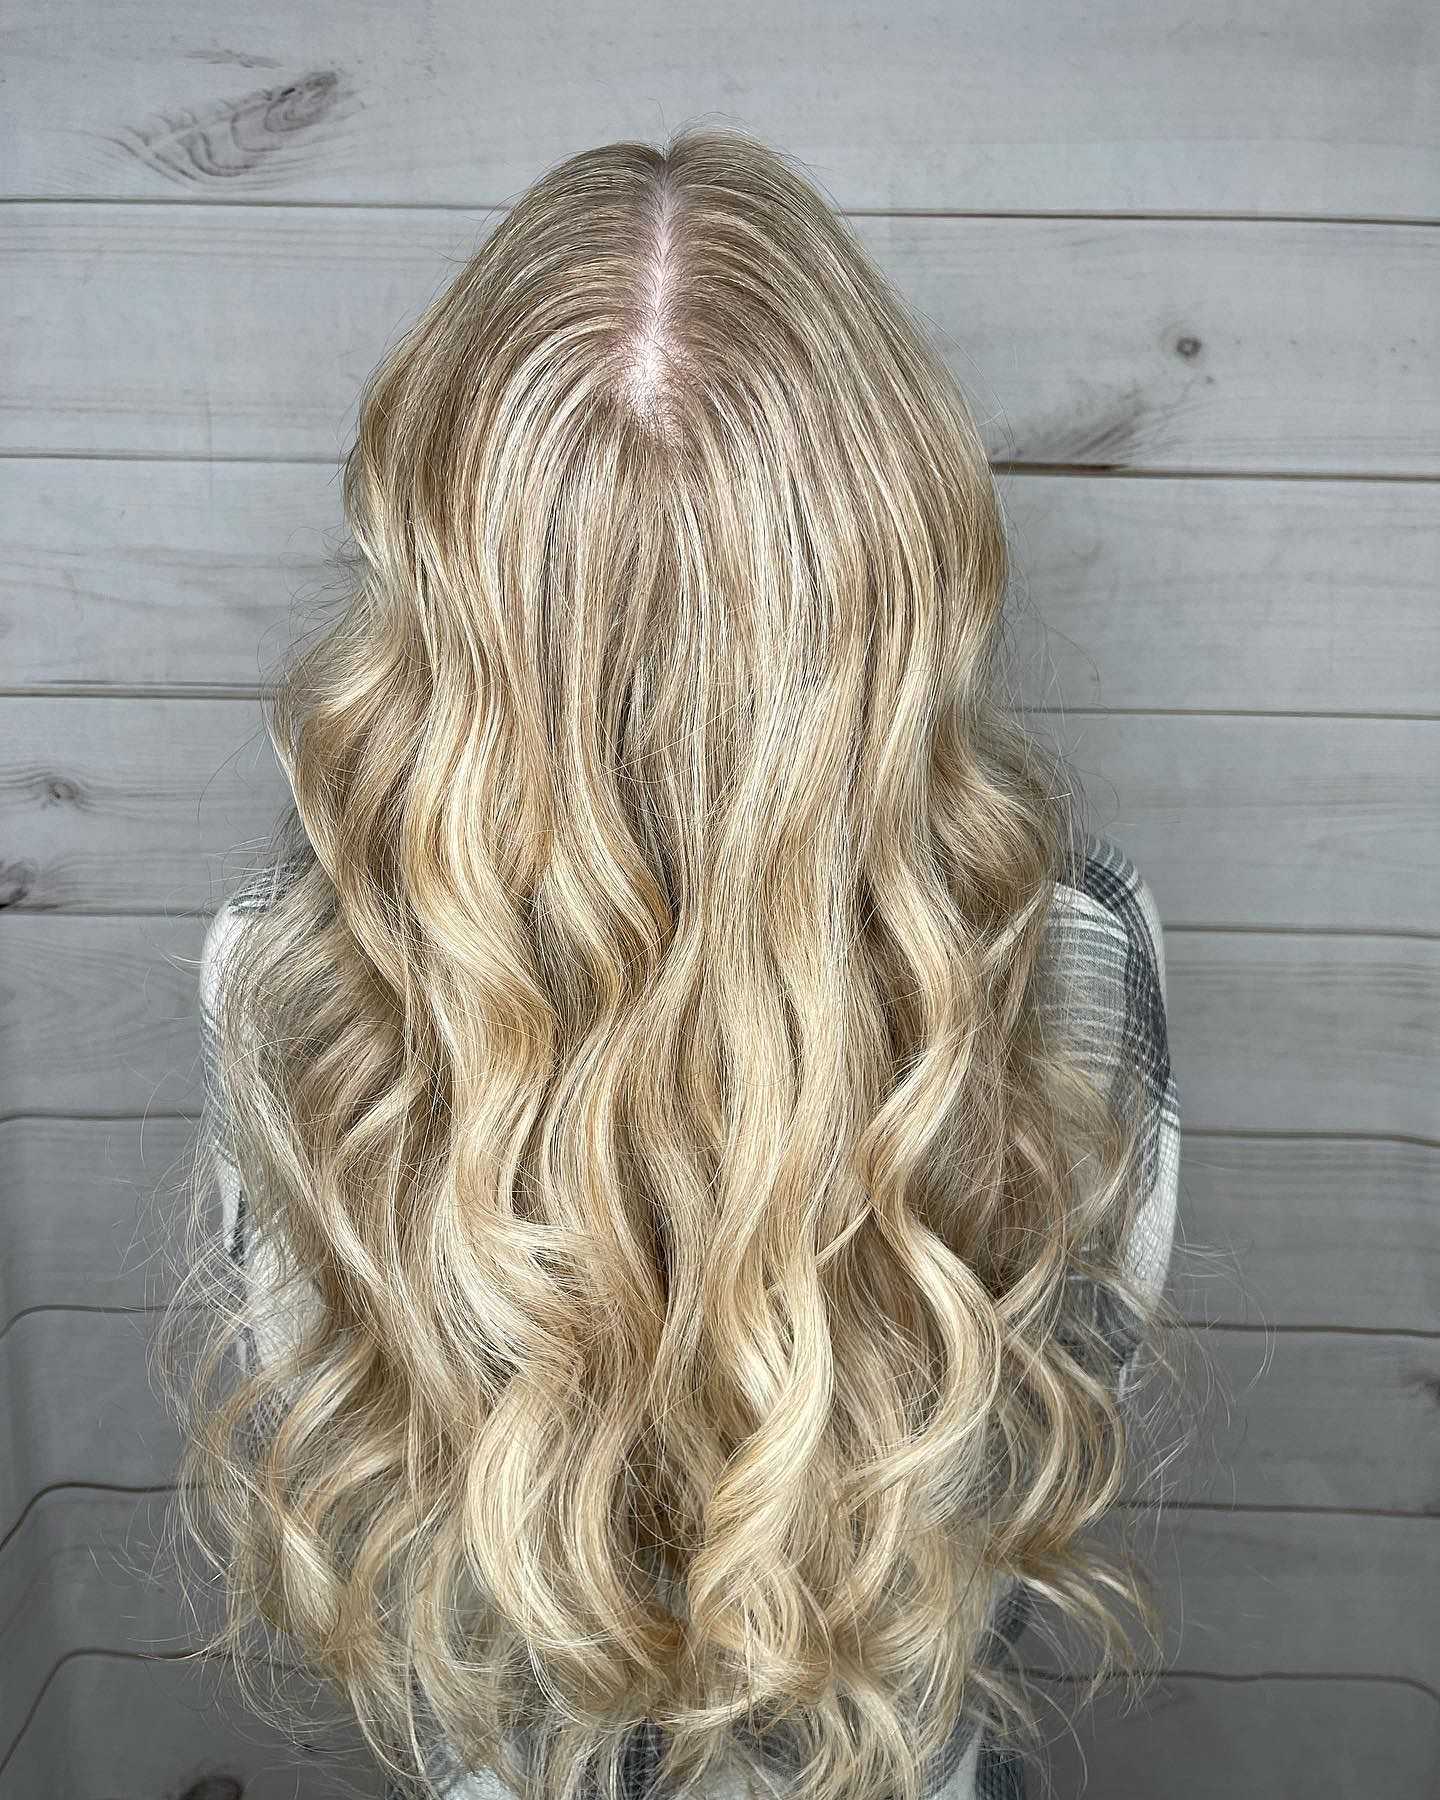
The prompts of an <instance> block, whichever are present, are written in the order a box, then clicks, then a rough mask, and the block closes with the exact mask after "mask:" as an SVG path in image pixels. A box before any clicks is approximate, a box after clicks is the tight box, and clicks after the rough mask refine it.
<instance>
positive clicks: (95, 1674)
mask: <svg viewBox="0 0 1440 1800" xmlns="http://www.w3.org/2000/svg"><path fill="white" fill-rule="evenodd" d="M267 1679H268V1678H267ZM262 1691H263V1682H262ZM281 1691H282V1693H285V1694H288V1695H289V1696H290V1697H291V1699H292V1700H293V1702H294V1703H295V1704H296V1705H299V1706H302V1707H304V1708H305V1713H304V1714H303V1715H302V1717H304V1718H305V1719H306V1723H305V1726H304V1736H303V1738H300V1739H298V1740H297V1739H292V1738H291V1737H290V1736H287V1735H286V1734H285V1733H284V1732H280V1731H277V1730H275V1729H274V1728H273V1727H271V1726H269V1725H266V1724H265V1723H263V1722H262V1721H261V1720H260V1719H259V1718H257V1717H256V1716H255V1714H254V1712H253V1711H252V1710H251V1709H250V1708H249V1706H248V1705H247V1703H246V1701H245V1698H244V1696H243V1694H241V1693H240V1692H239V1691H237V1688H236V1686H235V1684H234V1682H233V1680H232V1679H230V1678H228V1677H226V1676H225V1675H224V1674H223V1672H222V1671H221V1670H219V1669H218V1668H214V1667H206V1666H204V1665H200V1664H195V1663H184V1662H147V1661H142V1660H140V1659H138V1658H135V1657H117V1656H113V1655H107V1654H96V1653H94V1652H93V1651H91V1650H89V1649H88V1648H85V1647H82V1648H79V1649H77V1650H76V1651H75V1652H74V1653H72V1655H71V1656H70V1657H69V1659H68V1660H67V1661H65V1662H64V1663H62V1664H61V1665H60V1667H59V1668H58V1669H56V1670H55V1672H54V1673H53V1675H52V1676H51V1677H50V1679H49V1681H48V1682H47V1683H46V1686H45V1689H44V1692H43V1694H42V1695H41V1697H40V1700H39V1702H38V1704H37V1706H36V1709H35V1713H34V1716H33V1718H32V1719H31V1721H30V1724H29V1726H28V1727H27V1729H26V1731H25V1735H24V1736H23V1737H22V1738H21V1740H20V1742H19V1744H18V1745H17V1746H16V1747H15V1749H14V1751H13V1752H12V1753H11V1755H10V1756H9V1757H8V1758H7V1759H6V1760H5V1761H3V1762H0V1800H61V1797H62V1796H63V1800H160V1796H162V1795H163V1796H164V1797H165V1800H191V1796H192V1795H193V1800H238V1796H239V1795H241V1794H243V1796H244V1800H381V1796H382V1795H383V1794H384V1791H385V1782H384V1778H383V1775H382V1774H381V1773H380V1772H379V1771H378V1770H377V1769H376V1768H375V1765H374V1762H373V1761H372V1759H370V1758H369V1757H368V1755H367V1754H366V1753H365V1750H364V1747H363V1745H362V1744H361V1743H360V1741H359V1733H358V1732H357V1731H356V1730H355V1729H354V1727H353V1726H351V1727H348V1728H347V1727H345V1726H344V1725H343V1724H342V1723H341V1722H340V1720H339V1710H338V1703H337V1702H335V1701H334V1700H331V1701H329V1702H328V1703H327V1702H324V1701H321V1702H314V1701H312V1700H311V1697H310V1692H309V1690H308V1689H307V1688H306V1687H304V1686H303V1685H301V1684H299V1683H297V1682H294V1681H289V1682H283V1683H282V1684H281ZM311 1719H313V1721H314V1722H313V1723H311V1722H310V1720H311ZM206 1779H208V1780H210V1781H211V1782H212V1783H216V1784H219V1783H222V1782H224V1781H231V1782H234V1783H236V1784H237V1785H236V1786H235V1787H232V1788H230V1789H226V1788H225V1787H223V1786H220V1785H214V1786H212V1787H210V1788H209V1789H208V1790H207V1789H206V1788H204V1787H203V1786H199V1785H198V1784H200V1783H202V1782H204V1781H205V1780H206Z"/></svg>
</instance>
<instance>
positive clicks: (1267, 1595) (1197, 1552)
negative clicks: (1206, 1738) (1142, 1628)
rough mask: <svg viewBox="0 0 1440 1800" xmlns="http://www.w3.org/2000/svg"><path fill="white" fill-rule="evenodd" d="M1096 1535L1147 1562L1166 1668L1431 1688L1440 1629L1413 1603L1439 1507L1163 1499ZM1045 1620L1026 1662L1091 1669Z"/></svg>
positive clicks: (1058, 1622) (1425, 1578) (1436, 1536)
mask: <svg viewBox="0 0 1440 1800" xmlns="http://www.w3.org/2000/svg"><path fill="white" fill-rule="evenodd" d="M1122 1528H1123V1529H1122ZM1099 1536H1100V1539H1101V1541H1103V1542H1105V1543H1106V1544H1107V1545H1108V1546H1109V1547H1110V1548H1111V1549H1112V1550H1113V1549H1114V1548H1115V1547H1116V1546H1117V1545H1118V1544H1119V1543H1120V1542H1121V1541H1122V1540H1123V1541H1124V1542H1126V1543H1128V1544H1129V1546H1130V1548H1131V1550H1132V1552H1133V1553H1134V1554H1135V1555H1137V1556H1138V1557H1140V1559H1141V1560H1142V1563H1144V1564H1148V1566H1149V1568H1150V1571H1151V1573H1152V1575H1153V1577H1154V1580H1155V1583H1156V1593H1157V1595H1158V1598H1159V1604H1160V1607H1161V1610H1162V1613H1163V1615H1164V1619H1165V1628H1164V1634H1163V1636H1164V1645H1163V1648H1164V1660H1165V1663H1166V1665H1167V1666H1169V1667H1173V1668H1175V1669H1179V1670H1184V1671H1186V1672H1203V1673H1205V1674H1210V1675H1229V1676H1246V1677H1257V1676H1273V1675H1275V1674H1276V1673H1277V1672H1282V1671H1283V1672H1285V1673H1287V1674H1290V1675H1293V1676H1301V1675H1309V1676H1335V1675H1349V1676H1372V1677H1374V1676H1382V1677H1388V1678H1389V1679H1391V1680H1395V1681H1411V1682H1415V1683H1418V1684H1420V1685H1422V1686H1424V1687H1426V1688H1427V1690H1428V1691H1430V1692H1432V1693H1433V1692H1434V1684H1435V1670H1436V1666H1437V1665H1436V1655H1437V1651H1440V1626H1437V1623H1436V1618H1435V1610H1434V1608H1433V1607H1429V1606H1426V1605H1423V1604H1420V1603H1419V1601H1420V1596H1422V1595H1425V1594H1429V1593H1432V1592H1433V1591H1434V1586H1435V1583H1434V1577H1433V1576H1432V1575H1431V1574H1430V1573H1429V1571H1430V1570H1431V1569H1432V1568H1433V1566H1434V1561H1435V1557H1436V1554H1437V1548H1440V1531H1437V1528H1436V1521H1435V1519H1434V1517H1429V1518H1387V1517H1383V1516H1378V1515H1374V1514H1371V1515H1368V1516H1361V1517H1357V1516H1356V1515H1354V1514H1353V1513H1327V1512H1314V1513H1297V1512H1285V1511H1276V1512H1244V1511H1230V1510H1229V1509H1227V1508H1224V1507H1217V1508H1215V1509H1214V1510H1212V1511H1206V1510H1202V1509H1191V1510H1185V1509H1167V1510H1166V1511H1164V1512H1162V1513H1161V1514H1160V1515H1159V1517H1158V1519H1157V1517H1156V1516H1155V1515H1154V1514H1153V1513H1150V1514H1147V1515H1146V1516H1144V1517H1143V1518H1140V1519H1138V1520H1130V1521H1123V1520H1120V1519H1119V1518H1118V1516H1117V1515H1112V1517H1111V1518H1110V1519H1107V1520H1106V1521H1105V1523H1104V1525H1103V1526H1102V1527H1101V1530H1100V1534H1099ZM1043 1624H1044V1626H1045V1628H1046V1629H1045V1630H1044V1631H1043V1632H1042V1631H1041V1630H1040V1629H1038V1628H1037V1627H1032V1628H1031V1629H1030V1631H1029V1632H1028V1634H1027V1636H1026V1638H1025V1640H1024V1645H1025V1649H1024V1656H1023V1658H1022V1660H1023V1661H1024V1663H1025V1665H1026V1667H1028V1668H1032V1669H1034V1670H1036V1671H1043V1672H1047V1673H1054V1672H1057V1671H1063V1672H1066V1673H1071V1674H1073V1673H1077V1672H1080V1673H1083V1672H1085V1671H1088V1670H1089V1669H1091V1668H1093V1667H1094V1657H1093V1655H1090V1656H1085V1655H1083V1654H1081V1645H1080V1641H1079V1640H1078V1638H1077V1637H1076V1635H1075V1633H1074V1630H1073V1628H1072V1627H1070V1626H1069V1625H1068V1624H1067V1623H1066V1622H1065V1621H1064V1620H1063V1619H1061V1618H1060V1616H1059V1615H1058V1614H1055V1613H1053V1612H1052V1611H1051V1610H1050V1609H1048V1608H1047V1609H1046V1611H1045V1612H1044V1614H1043ZM1195 1748H1196V1751H1197V1753H1198V1752H1199V1750H1200V1749H1201V1747H1200V1746H1196V1747H1195ZM1152 1773H1153V1771H1152ZM1347 1800H1348V1796H1347Z"/></svg>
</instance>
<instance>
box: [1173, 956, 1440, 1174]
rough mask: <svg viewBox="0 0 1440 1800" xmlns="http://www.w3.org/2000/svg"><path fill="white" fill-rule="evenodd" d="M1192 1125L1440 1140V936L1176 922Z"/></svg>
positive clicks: (1176, 1043) (1180, 1061) (1182, 1067)
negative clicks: (1182, 927) (1236, 928)
mask: <svg viewBox="0 0 1440 1800" xmlns="http://www.w3.org/2000/svg"><path fill="white" fill-rule="evenodd" d="M1165 954H1166V963H1167V973H1168V980H1169V1001H1170V1005H1169V1036H1170V1049H1171V1057H1172V1060H1173V1062H1174V1064H1175V1068H1176V1071H1177V1079H1178V1083H1179V1087H1180V1096H1181V1107H1182V1111H1183V1114H1184V1118H1185V1122H1186V1124H1187V1125H1188V1126H1191V1127H1195V1126H1198V1127H1201V1128H1203V1129H1205V1130H1209V1131H1227V1130H1228V1131H1233V1130H1236V1129H1241V1130H1245V1131H1320V1132H1337V1131H1338V1132H1361V1133H1365V1134H1367V1135H1371V1136H1377V1137H1415V1138H1424V1139H1426V1140H1427V1141H1429V1142H1434V1141H1435V1140H1437V1139H1440V1085H1437V1082H1436V1073H1435V1062H1436V1058H1437V1056H1440V1033H1437V1031H1436V1028H1435V1021H1436V1019H1437V1017H1440V942H1437V941H1436V940H1434V939H1417V938H1403V937H1380V936H1375V937H1368V936H1353V937H1352V936H1348V935H1337V936H1333V937H1332V936H1327V935H1324V934H1315V935H1313V936H1305V935H1297V934H1288V933H1275V932H1224V931H1171V932H1169V933H1168V934H1167V938H1166V949H1165Z"/></svg>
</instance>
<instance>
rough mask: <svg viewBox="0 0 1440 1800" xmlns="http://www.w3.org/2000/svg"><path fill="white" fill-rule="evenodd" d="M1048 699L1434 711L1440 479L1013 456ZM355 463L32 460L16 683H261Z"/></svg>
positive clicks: (13, 548) (1020, 652)
mask: <svg viewBox="0 0 1440 1800" xmlns="http://www.w3.org/2000/svg"><path fill="white" fill-rule="evenodd" d="M999 482H1000V489H1001V494H1002V499H1003V502H1004V505H1005V509H1006V514H1007V519H1008V524H1009V531H1010V538H1011V545H1012V555H1013V560H1014V566H1015V575H1014V583H1013V592H1012V598H1011V625H1010V631H1011V642H1012V646H1013V650H1012V664H1013V677H1014V679H1015V681H1016V683H1017V691H1018V694H1019V696H1020V698H1022V699H1023V700H1024V701H1025V702H1026V703H1027V704H1028V705H1031V706H1043V705H1052V706H1053V705H1063V706H1067V707H1076V706H1114V707H1152V708H1153V707H1164V708H1167V709H1175V708H1178V709H1181V710H1185V711H1199V710H1203V709H1205V708H1214V707H1223V708H1249V709H1255V710H1260V711H1278V712H1284V711H1301V712H1326V711H1331V712H1355V711H1359V710H1363V711H1371V712H1379V713H1387V712H1433V711H1434V710H1435V698H1436V680H1435V671H1436V669H1437V668H1440V595H1437V587H1440V578H1437V574H1436V571H1437V570H1440V485H1435V484H1430V483H1422V482H1416V483H1411V482H1395V483H1384V484H1376V483H1374V482H1346V481H1343V480H1336V481H1284V480H1264V481H1261V480H1247V479H1244V478H1240V479H1235V480H1229V479H1217V480H1210V481H1192V480H1189V479H1187V478H1185V477H1183V476H1175V477H1171V476H1162V477H1155V478H1153V479H1148V480H1125V479H1116V478H1114V477H1110V476H1100V475H1041V474H1034V473H1031V474H1024V475H1021V474H1013V475H1007V474H1002V475H1001V476H1000V478H999ZM342 536H343V521H342V519H341V514H340V504H339V489H338V478H337V471H336V469H335V468H333V467H330V466H325V465H321V466H314V467H311V466H303V465H302V466H296V465H290V464H269V463H244V462H242V463H223V462H220V463H201V464H196V463H184V462H180V463H172V462H144V461H140V462H128V461H119V462H109V461H105V460H103V459H101V460H94V461H91V460H88V459H86V458H83V457H81V458H75V459H60V460H56V461H50V460H47V459H43V458H42V459H40V460H37V461H34V462H28V461H24V460H17V461H15V462H13V463H12V464H11V465H10V466H9V468H8V469H7V471H6V478H5V481H4V482H3V484H0V626H3V629H4V633H5V637H4V644H5V658H4V669H3V673H4V681H5V683H6V684H8V685H10V686H12V687H25V688H30V689H34V688H42V687H45V686H47V685H53V686H70V687H77V688H82V689H83V688H93V689H96V690H98V691H104V690H106V689H107V688H115V687H121V688H127V689H128V688H135V687H158V688H165V687H183V688H191V689H200V690H202V691H205V690H214V691H225V690H234V689H237V688H238V689H244V690H247V691H253V690H254V688H255V684H256V683H257V681H258V680H260V679H261V678H262V677H264V676H267V675H269V674H270V673H271V672H272V671H273V669H274V667H275V664H276V662H277V660H278V658H279V657H280V656H281V654H282V653H283V651H284V649H285V648H286V646H287V645H288V644H289V643H290V642H291V641H292V639H293V637H294V636H295V634H296V633H297V632H298V631H300V630H302V629H304V628H305V626H306V625H307V624H308V623H310V622H311V620H312V619H313V618H314V617H315V616H316V615H315V610H314V609H315V608H316V607H317V606H318V605H321V604H323V605H325V606H327V607H328V606H329V605H330V604H332V603H333V602H335V601H336V600H337V599H338V598H339V596H340V595H341V593H342V592H343V587H342V584H341V583H340V581H339V578H338V576H337V574H336V572H335V571H334V570H333V568H331V567H330V566H329V565H328V562H327V559H328V557H329V556H330V555H331V553H332V552H333V551H334V550H335V548H336V547H337V546H338V545H339V543H340V542H341V540H342Z"/></svg>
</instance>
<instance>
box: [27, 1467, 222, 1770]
mask: <svg viewBox="0 0 1440 1800" xmlns="http://www.w3.org/2000/svg"><path fill="white" fill-rule="evenodd" d="M172 1505H173V1495H171V1494H169V1493H162V1494H139V1495H135V1494H125V1493H107V1492H100V1491H97V1490H95V1489H93V1488H61V1489H57V1490H56V1491H54V1492H52V1493H47V1494H42V1495H41V1496H40V1498H39V1499H38V1500H36V1501H35V1503H34V1504H33V1505H32V1506H31V1507H30V1509H29V1510H28V1511H27V1512H26V1514H25V1516H24V1519H23V1520H22V1522H21V1524H20V1525H19V1527H18V1528H17V1529H16V1530H15V1532H14V1535H13V1536H11V1537H10V1538H9V1540H8V1541H7V1542H6V1544H5V1546H4V1549H3V1550H0V1625H3V1630H0V1757H3V1755H4V1752H5V1751H6V1750H7V1749H8V1748H9V1747H10V1746H11V1745H12V1744H13V1743H15V1742H16V1741H17V1740H18V1739H19V1737H20V1736H21V1734H22V1733H23V1731H24V1729H25V1721H26V1719H27V1717H28V1716H29V1713H30V1710H31V1708H32V1707H33V1706H34V1704H35V1702H36V1701H37V1700H38V1699H39V1697H40V1695H41V1693H42V1691H43V1689H44V1686H45V1683H46V1681H47V1680H48V1678H49V1676H50V1674H51V1671H52V1670H53V1669H54V1668H55V1667H56V1666H57V1664H59V1663H60V1662H61V1661H62V1660H63V1658H64V1657H65V1656H66V1655H67V1654H68V1653H69V1652H70V1651H71V1650H73V1649H74V1648H75V1647H76V1646H77V1645H84V1646H86V1647H87V1648H89V1649H99V1650H110V1651H125V1652H129V1653H130V1654H132V1655H137V1656H175V1655H178V1654H180V1653H181V1652H182V1651H184V1650H187V1649H189V1648H190V1647H192V1646H193V1645H195V1644H197V1643H198V1642H200V1640H201V1630H202V1625H203V1627H204V1629H206V1630H213V1629H214V1628H215V1627H216V1626H217V1625H218V1622H219V1617H220V1614H219V1608H218V1606H217V1604H216V1602H215V1599H214V1594H213V1576H211V1577H209V1579H208V1580H206V1579H204V1578H203V1571H202V1566H201V1560H200V1557H199V1555H198V1552H197V1551H196V1550H195V1549H194V1548H193V1547H191V1546H190V1545H189V1544H188V1543H187V1542H186V1541H185V1540H184V1539H183V1538H182V1536H181V1534H180V1533H179V1532H178V1531H177V1530H176V1527H175V1523H174V1521H173V1520H172V1519H171V1518H169V1517H168V1516H167V1508H169V1507H170V1506H172Z"/></svg>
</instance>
